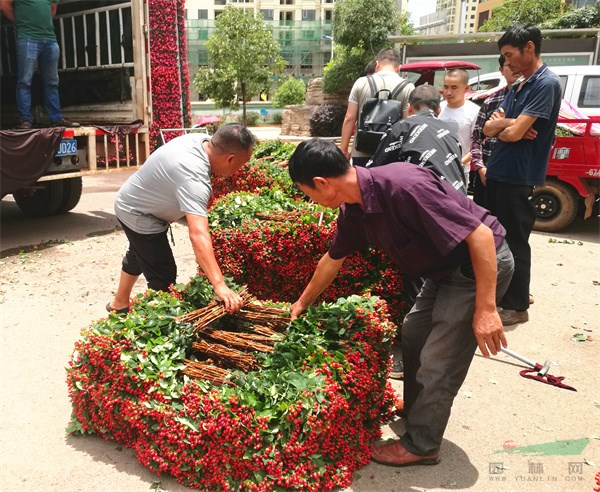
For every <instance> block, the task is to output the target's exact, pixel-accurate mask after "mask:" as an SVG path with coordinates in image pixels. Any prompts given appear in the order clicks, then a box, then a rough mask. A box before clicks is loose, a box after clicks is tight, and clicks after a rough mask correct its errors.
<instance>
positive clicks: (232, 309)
mask: <svg viewBox="0 0 600 492" xmlns="http://www.w3.org/2000/svg"><path fill="white" fill-rule="evenodd" d="M214 291H215V295H216V296H217V297H218V298H219V299H221V301H223V304H225V309H226V310H227V312H228V313H229V314H232V313H236V312H238V311H239V310H240V309H241V308H242V305H243V304H244V301H242V298H241V297H240V296H239V295H238V294H237V293H236V292H234V291H233V290H231V289H230V288H229V287H227V286H226V285H220V286H218V287H217V288H215V289H214Z"/></svg>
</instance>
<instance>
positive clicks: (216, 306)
mask: <svg viewBox="0 0 600 492" xmlns="http://www.w3.org/2000/svg"><path fill="white" fill-rule="evenodd" d="M239 295H240V297H241V298H242V301H243V302H244V304H247V303H248V302H250V300H251V299H252V296H251V295H250V293H249V292H248V290H247V289H246V288H244V289H242V290H241V291H240V293H239ZM226 314H227V311H226V310H225V305H224V304H223V303H222V302H220V301H218V302H217V301H214V302H211V303H210V304H208V305H207V306H206V307H203V308H202V309H197V310H196V311H192V312H191V313H188V314H184V315H183V316H178V317H177V318H175V321H176V322H177V323H192V322H193V323H194V331H196V332H199V331H202V329H203V328H205V327H206V326H208V325H210V324H211V323H212V322H213V321H216V320H218V319H219V318H222V317H223V316H225V315H226Z"/></svg>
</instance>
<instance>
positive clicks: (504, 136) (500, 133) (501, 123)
mask: <svg viewBox="0 0 600 492" xmlns="http://www.w3.org/2000/svg"><path fill="white" fill-rule="evenodd" d="M536 120H537V116H529V115H528V114H521V115H519V116H518V117H517V118H505V117H504V110H503V109H502V108H500V109H499V110H498V111H495V112H494V113H493V114H492V116H490V119H489V120H488V121H487V122H486V124H485V126H484V127H483V133H484V134H485V136H486V137H497V138H498V139H499V140H502V141H503V142H518V141H519V140H523V139H525V140H533V139H534V138H535V137H536V136H537V131H536V130H534V129H533V128H532V126H533V124H534V123H535V122H536Z"/></svg>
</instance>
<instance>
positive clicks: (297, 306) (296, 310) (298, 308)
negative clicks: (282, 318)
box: [290, 300, 308, 321]
mask: <svg viewBox="0 0 600 492" xmlns="http://www.w3.org/2000/svg"><path fill="white" fill-rule="evenodd" d="M307 307H308V306H306V305H305V304H304V303H302V302H300V300H297V301H296V302H295V303H294V304H292V305H291V307H290V313H292V321H293V320H295V319H296V318H297V317H298V316H300V315H301V314H302V313H303V312H304V311H306V308H307Z"/></svg>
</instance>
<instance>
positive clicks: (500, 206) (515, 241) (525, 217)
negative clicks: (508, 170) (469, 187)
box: [487, 180, 536, 311]
mask: <svg viewBox="0 0 600 492" xmlns="http://www.w3.org/2000/svg"><path fill="white" fill-rule="evenodd" d="M487 188H488V192H489V193H488V196H490V195H491V200H492V201H490V202H488V205H489V207H490V208H489V210H490V211H491V212H492V213H493V214H494V215H495V216H496V217H498V220H499V221H500V223H501V224H502V225H503V226H504V228H505V229H506V242H507V243H508V246H509V247H510V250H511V251H512V254H513V256H514V259H515V273H514V275H513V278H512V281H511V283H510V285H509V287H508V290H507V291H506V294H505V295H504V297H503V298H502V300H501V301H500V302H499V303H498V305H499V306H500V307H502V308H503V309H507V310H515V311H526V310H527V309H528V308H529V283H530V280H531V247H530V246H529V236H530V235H531V231H532V229H533V224H534V222H535V216H536V214H535V208H534V206H533V204H532V203H531V200H530V197H531V191H532V189H531V186H518V185H509V184H505V183H499V182H497V181H493V180H490V181H488V184H487Z"/></svg>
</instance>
